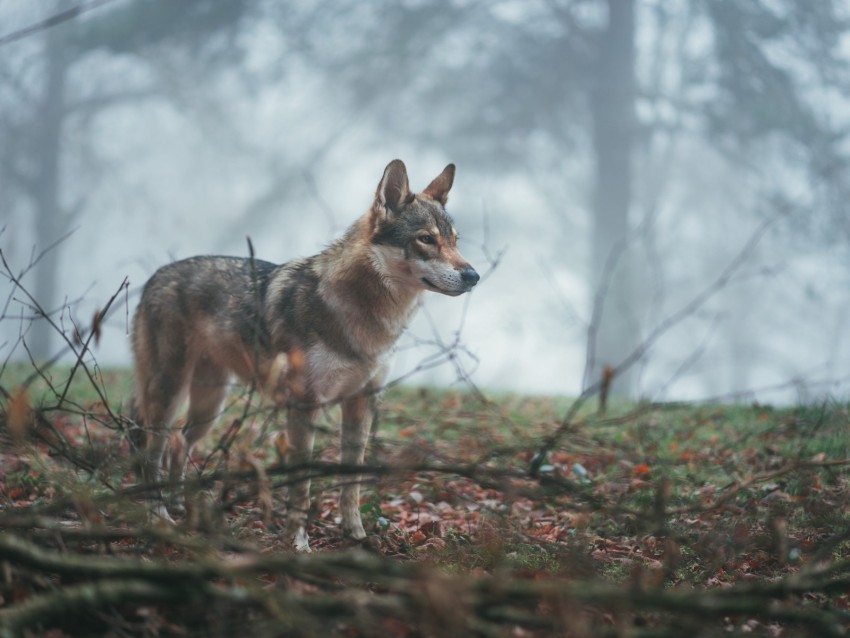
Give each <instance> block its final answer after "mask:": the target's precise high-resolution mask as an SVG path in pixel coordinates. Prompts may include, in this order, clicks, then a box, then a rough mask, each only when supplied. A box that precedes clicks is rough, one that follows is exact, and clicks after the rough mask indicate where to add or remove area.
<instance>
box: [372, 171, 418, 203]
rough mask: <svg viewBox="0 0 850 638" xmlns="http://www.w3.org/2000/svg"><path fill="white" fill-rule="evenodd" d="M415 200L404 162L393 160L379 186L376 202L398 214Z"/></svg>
mask: <svg viewBox="0 0 850 638" xmlns="http://www.w3.org/2000/svg"><path fill="white" fill-rule="evenodd" d="M412 199H413V193H411V192H410V184H409V183H408V181H407V169H406V168H405V166H404V162H402V161H401V160H399V159H396V160H393V161H392V162H390V163H389V164H387V167H386V168H385V169H384V176H383V177H382V178H381V183H380V184H378V190H377V192H376V193H375V201H376V202H378V203H379V204H380V205H381V206H384V207H386V208H387V210H388V211H393V212H398V211H400V210H401V208H402V207H403V206H404V205H405V204H409V203H410V201H411V200H412Z"/></svg>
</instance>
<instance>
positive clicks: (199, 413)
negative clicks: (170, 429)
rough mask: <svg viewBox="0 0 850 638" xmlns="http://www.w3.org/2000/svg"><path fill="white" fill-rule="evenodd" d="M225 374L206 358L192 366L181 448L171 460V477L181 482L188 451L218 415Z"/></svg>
mask: <svg viewBox="0 0 850 638" xmlns="http://www.w3.org/2000/svg"><path fill="white" fill-rule="evenodd" d="M228 376H229V375H228V373H227V371H226V370H225V369H223V368H220V367H218V366H216V365H215V364H214V363H213V362H211V361H209V360H208V359H201V360H200V361H198V362H197V363H196V364H195V369H194V371H193V372H192V381H191V385H190V386H189V410H188V413H187V415H186V425H185V426H184V427H183V438H184V440H185V445H184V446H183V448H182V449H176V450H174V453H173V454H172V457H171V475H172V478H177V479H182V478H183V475H184V474H185V472H186V463H187V461H188V460H189V455H190V454H191V452H192V448H193V447H194V446H195V444H196V443H197V442H198V441H200V440H201V439H202V438H204V436H206V434H207V433H208V432H209V431H210V428H212V426H213V424H214V423H215V420H216V419H217V418H218V416H219V415H220V414H221V408H222V405H223V403H224V397H225V395H226V394H227V388H228Z"/></svg>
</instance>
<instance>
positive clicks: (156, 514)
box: [151, 503, 177, 525]
mask: <svg viewBox="0 0 850 638" xmlns="http://www.w3.org/2000/svg"><path fill="white" fill-rule="evenodd" d="M151 522H152V523H167V524H168V525H177V523H176V522H174V519H173V518H171V514H169V513H168V508H167V507H166V506H165V503H157V504H156V505H154V506H153V507H152V508H151Z"/></svg>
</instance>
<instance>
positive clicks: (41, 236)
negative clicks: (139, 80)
mask: <svg viewBox="0 0 850 638" xmlns="http://www.w3.org/2000/svg"><path fill="white" fill-rule="evenodd" d="M61 31H62V29H61V28H55V29H49V30H48V31H47V32H46V33H45V56H44V59H45V68H44V92H43V94H42V97H41V104H40V105H39V107H38V113H37V115H36V117H35V118H34V120H33V125H34V127H35V131H34V133H35V135H34V136H33V139H35V140H36V144H37V148H36V151H35V157H36V180H35V181H36V183H37V184H38V189H37V192H36V194H35V198H34V200H33V204H34V207H35V233H36V247H37V251H39V252H41V251H45V250H46V249H47V248H48V247H49V246H50V245H51V244H53V243H54V242H56V240H58V239H59V238H60V237H61V236H62V235H64V234H65V233H66V232H67V226H68V220H67V216H66V215H65V214H64V211H63V210H62V205H61V202H60V193H61V186H62V175H61V164H60V154H61V150H62V129H63V118H64V116H65V80H66V75H67V71H68V61H67V51H65V50H63V46H62V41H61V40H62V35H61ZM61 248H62V247H61V245H57V246H54V247H53V248H51V249H50V250H47V252H45V253H44V255H43V256H42V258H41V260H40V261H39V263H38V265H37V266H36V270H35V288H34V291H33V292H34V296H35V298H36V300H37V301H38V303H39V304H40V305H41V307H42V308H43V309H44V310H45V311H46V312H50V311H52V310H54V309H55V308H56V306H57V305H58V298H59V295H58V285H57V284H58V277H59V254H60V250H61ZM56 316H58V315H56ZM53 336H54V335H53V329H52V328H51V327H50V325H49V324H48V323H47V321H46V320H44V319H38V320H36V322H35V324H34V325H33V327H32V330H31V331H30V332H29V335H28V337H27V344H28V345H29V347H30V349H31V351H32V353H33V355H34V356H35V358H36V359H41V360H43V359H46V358H48V357H49V356H50V355H51V354H52V353H51V351H50V344H51V341H52V338H53Z"/></svg>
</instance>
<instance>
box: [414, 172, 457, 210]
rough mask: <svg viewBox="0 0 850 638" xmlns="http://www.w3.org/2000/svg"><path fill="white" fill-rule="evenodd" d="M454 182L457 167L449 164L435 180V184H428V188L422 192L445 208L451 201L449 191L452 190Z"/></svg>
mask: <svg viewBox="0 0 850 638" xmlns="http://www.w3.org/2000/svg"><path fill="white" fill-rule="evenodd" d="M454 181H455V165H454V164H449V165H448V166H446V167H445V168H444V169H443V172H442V173H440V174H439V175H437V177H435V178H434V181H433V182H431V183H430V184H428V188H426V189H425V190H424V191H422V194H423V195H426V196H428V197H430V198H431V199H433V200H434V201H435V202H440V204H442V205H443V206H445V205H446V202H447V201H448V199H449V191H450V190H451V189H452V184H453V183H454Z"/></svg>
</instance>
